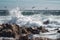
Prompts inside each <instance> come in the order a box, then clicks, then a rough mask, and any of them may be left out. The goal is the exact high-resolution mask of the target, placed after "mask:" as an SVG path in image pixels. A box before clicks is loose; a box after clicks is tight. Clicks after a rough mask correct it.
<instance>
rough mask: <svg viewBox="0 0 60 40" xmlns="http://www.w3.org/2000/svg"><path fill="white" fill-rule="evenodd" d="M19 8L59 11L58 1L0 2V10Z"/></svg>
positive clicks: (27, 0)
mask: <svg viewBox="0 0 60 40" xmlns="http://www.w3.org/2000/svg"><path fill="white" fill-rule="evenodd" d="M17 5H18V7H20V8H21V9H32V7H33V6H34V7H35V8H34V9H45V8H47V9H59V10H60V0H0V9H5V8H4V7H5V6H7V8H8V9H12V8H16V7H17Z"/></svg>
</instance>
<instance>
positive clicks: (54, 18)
mask: <svg viewBox="0 0 60 40" xmlns="http://www.w3.org/2000/svg"><path fill="white" fill-rule="evenodd" d="M8 11H9V14H8V15H7V14H5V12H3V14H1V13H2V12H0V24H2V23H10V24H12V23H15V24H17V25H19V26H21V27H40V26H42V27H46V28H51V29H52V28H60V10H23V11H21V10H20V8H14V9H12V10H8ZM47 20H49V24H43V22H45V21H47ZM48 30H49V29H48ZM43 36H45V35H43ZM46 37H49V38H53V37H55V38H57V37H58V38H60V36H59V34H58V33H56V34H53V35H48V36H46Z"/></svg>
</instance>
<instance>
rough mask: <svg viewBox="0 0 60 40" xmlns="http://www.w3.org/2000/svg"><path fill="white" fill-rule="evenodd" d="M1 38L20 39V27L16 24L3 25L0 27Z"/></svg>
mask: <svg viewBox="0 0 60 40" xmlns="http://www.w3.org/2000/svg"><path fill="white" fill-rule="evenodd" d="M0 37H13V38H17V39H18V38H19V37H20V27H19V26H18V25H16V24H2V25H0Z"/></svg>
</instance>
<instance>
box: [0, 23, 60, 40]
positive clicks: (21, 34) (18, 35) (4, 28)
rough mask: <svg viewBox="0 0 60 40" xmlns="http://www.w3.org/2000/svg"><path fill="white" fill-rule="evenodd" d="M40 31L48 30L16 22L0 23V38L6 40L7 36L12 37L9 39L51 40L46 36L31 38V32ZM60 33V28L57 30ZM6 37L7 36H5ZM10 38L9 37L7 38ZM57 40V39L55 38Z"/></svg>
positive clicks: (36, 32)
mask: <svg viewBox="0 0 60 40" xmlns="http://www.w3.org/2000/svg"><path fill="white" fill-rule="evenodd" d="M40 32H42V33H45V32H49V31H48V30H46V29H45V27H42V26H40V27H35V28H31V27H29V28H28V27H20V26H18V25H16V24H8V23H7V24H0V38H1V37H4V38H2V40H3V39H5V40H8V39H9V38H13V39H11V40H52V39H48V38H43V37H42V38H33V35H32V34H39V33H40ZM58 33H60V30H58ZM6 37H8V38H6ZM9 40H10V39H9ZM57 40H59V39H57Z"/></svg>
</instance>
